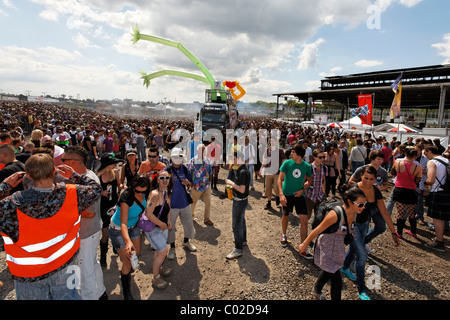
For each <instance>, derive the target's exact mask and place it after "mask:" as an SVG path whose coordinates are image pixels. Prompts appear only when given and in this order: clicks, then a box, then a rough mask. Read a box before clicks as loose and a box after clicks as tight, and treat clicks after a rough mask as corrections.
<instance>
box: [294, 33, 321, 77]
mask: <svg viewBox="0 0 450 320" xmlns="http://www.w3.org/2000/svg"><path fill="white" fill-rule="evenodd" d="M324 41H325V40H323V39H322V38H320V39H317V40H316V41H315V42H313V43H310V44H306V45H304V46H303V50H302V53H301V54H300V57H299V58H300V63H299V64H298V67H297V69H298V70H305V69H309V68H312V67H315V66H316V64H317V57H318V55H319V46H320V45H321V44H322V43H323V42H324Z"/></svg>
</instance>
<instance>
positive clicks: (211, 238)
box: [0, 169, 450, 301]
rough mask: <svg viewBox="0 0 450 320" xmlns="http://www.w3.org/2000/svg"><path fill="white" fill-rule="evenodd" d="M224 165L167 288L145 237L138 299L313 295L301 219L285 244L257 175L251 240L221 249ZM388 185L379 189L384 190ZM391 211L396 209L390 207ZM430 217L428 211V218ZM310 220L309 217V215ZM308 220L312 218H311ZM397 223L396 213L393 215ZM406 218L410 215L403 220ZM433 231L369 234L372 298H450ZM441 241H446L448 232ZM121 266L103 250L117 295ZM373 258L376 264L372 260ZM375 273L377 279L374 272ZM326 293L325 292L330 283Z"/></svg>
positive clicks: (7, 292)
mask: <svg viewBox="0 0 450 320" xmlns="http://www.w3.org/2000/svg"><path fill="white" fill-rule="evenodd" d="M225 174H226V171H225V170H224V169H221V172H220V180H219V188H220V189H221V191H220V192H217V191H213V197H212V212H211V218H212V220H213V222H214V226H206V225H204V224H203V208H204V205H203V202H202V201H201V200H200V201H199V203H198V205H197V211H196V216H197V217H198V219H196V220H195V222H194V225H195V230H196V237H195V239H194V240H193V241H192V242H193V243H194V244H195V245H196V246H197V249H198V250H197V252H194V253H191V252H188V251H187V250H185V249H184V248H183V247H182V245H181V243H182V239H183V232H182V227H181V224H180V223H179V221H178V222H177V225H178V231H177V242H176V244H177V248H176V259H175V260H167V261H166V264H167V265H168V266H170V267H172V268H173V270H174V272H173V274H172V275H170V276H168V277H167V278H166V281H168V286H167V287H166V289H164V290H158V289H154V288H153V287H152V285H151V280H152V274H151V272H152V261H153V251H152V250H151V248H150V246H149V245H148V242H147V240H145V245H144V247H143V250H142V255H141V257H140V269H138V270H136V271H134V272H133V280H132V287H131V290H132V294H133V296H134V297H135V299H139V300H227V301H231V300H234V301H241V300H312V299H314V297H313V296H312V295H311V289H312V287H313V284H314V282H315V281H316V278H317V276H318V275H319V272H320V270H319V269H318V267H317V266H315V265H314V263H313V261H312V260H306V259H304V258H302V257H301V256H300V255H299V254H298V252H297V247H298V245H299V244H300V239H299V219H298V216H297V215H296V214H295V213H294V214H292V215H291V217H290V221H289V227H288V237H289V238H290V239H291V241H292V242H291V243H290V245H289V246H288V247H286V248H282V247H281V245H280V242H279V239H280V236H281V221H280V211H279V209H278V208H277V207H276V206H275V205H274V201H273V202H272V207H273V208H274V209H272V210H270V211H267V210H264V205H265V203H266V199H264V198H263V193H262V191H263V188H264V186H263V181H262V180H261V179H259V180H256V181H255V188H256V190H255V191H251V192H250V197H249V207H248V208H247V211H246V220H247V230H248V231H247V233H248V236H247V238H248V245H247V246H246V247H245V249H244V254H243V256H242V257H241V258H239V259H237V260H232V261H229V260H227V259H226V258H225V257H226V255H227V254H228V253H230V252H231V251H232V249H233V247H234V244H233V234H232V230H231V205H232V201H231V200H228V199H224V198H221V197H220V193H221V192H222V190H223V179H224V178H225ZM389 193H390V192H386V193H385V194H384V196H385V197H388V196H389ZM393 217H395V209H394V213H393ZM427 219H428V218H427ZM311 220H312V219H311ZM311 220H310V222H311ZM394 223H395V219H394ZM407 226H408V223H407ZM433 237H434V232H432V231H430V230H429V229H428V228H427V227H425V226H422V225H419V226H418V238H417V239H414V238H412V237H410V236H408V235H407V234H405V235H404V240H402V241H401V245H400V247H398V248H396V247H394V246H393V242H392V240H391V236H390V233H389V232H386V233H385V234H383V235H381V236H379V237H378V238H377V239H375V240H374V242H373V243H372V245H371V247H372V249H375V253H374V254H373V255H370V256H369V260H368V263H367V267H369V266H372V268H373V269H375V270H379V271H380V272H379V275H380V277H378V278H377V277H375V276H374V274H368V276H367V277H366V280H367V281H368V285H372V286H371V287H372V288H373V289H372V290H369V295H370V297H371V299H372V300H448V299H449V298H450V281H449V272H448V270H449V259H450V250H448V249H447V251H446V252H445V253H440V252H437V251H436V252H435V251H432V250H431V249H428V248H426V247H425V246H424V244H425V243H428V242H430V241H431V239H432V238H433ZM445 241H446V243H449V234H448V232H446V234H445ZM120 266H121V262H120V259H119V257H118V255H115V254H113V253H112V250H111V248H110V250H109V255H108V267H107V268H106V269H103V273H104V281H105V286H106V289H107V293H108V296H109V299H110V300H121V299H122V294H121V286H120V277H119V272H120ZM374 266H376V267H378V268H379V269H377V268H374ZM377 279H378V280H379V281H378V283H377V282H376V281H375V280H377ZM0 281H2V282H3V288H2V289H0V297H1V299H2V300H14V299H15V292H14V283H13V281H12V279H11V275H10V273H9V271H8V269H7V267H6V263H5V252H1V253H0ZM343 282H344V287H343V291H342V299H343V300H357V299H358V296H357V289H356V285H355V284H354V283H353V282H352V281H350V280H349V279H347V278H345V276H343ZM324 294H325V295H326V296H327V297H328V298H329V286H325V288H324Z"/></svg>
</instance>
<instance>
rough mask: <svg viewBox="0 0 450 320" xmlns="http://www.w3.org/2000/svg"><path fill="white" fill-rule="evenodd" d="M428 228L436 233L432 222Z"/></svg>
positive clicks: (428, 224)
mask: <svg viewBox="0 0 450 320" xmlns="http://www.w3.org/2000/svg"><path fill="white" fill-rule="evenodd" d="M427 227H428V229H430V230H431V231H434V225H433V224H432V223H431V222H430V221H428V223H427Z"/></svg>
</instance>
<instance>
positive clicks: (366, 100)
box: [358, 94, 373, 125]
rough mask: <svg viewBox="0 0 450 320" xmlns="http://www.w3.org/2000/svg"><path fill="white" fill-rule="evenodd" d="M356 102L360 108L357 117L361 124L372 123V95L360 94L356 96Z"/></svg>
mask: <svg viewBox="0 0 450 320" xmlns="http://www.w3.org/2000/svg"><path fill="white" fill-rule="evenodd" d="M358 103H359V108H360V115H359V118H360V119H361V123H362V124H368V125H372V118H373V117H372V115H373V113H372V95H371V94H362V95H359V96H358Z"/></svg>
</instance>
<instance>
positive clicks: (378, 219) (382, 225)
mask: <svg viewBox="0 0 450 320" xmlns="http://www.w3.org/2000/svg"><path fill="white" fill-rule="evenodd" d="M371 216H372V221H373V223H374V224H375V225H374V226H373V227H371V228H370V229H369V232H367V235H366V241H365V243H369V242H370V241H372V240H373V239H375V238H376V237H378V236H379V235H380V234H382V233H383V232H385V231H386V221H384V219H383V216H382V215H381V213H380V210H378V208H372V212H371Z"/></svg>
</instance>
